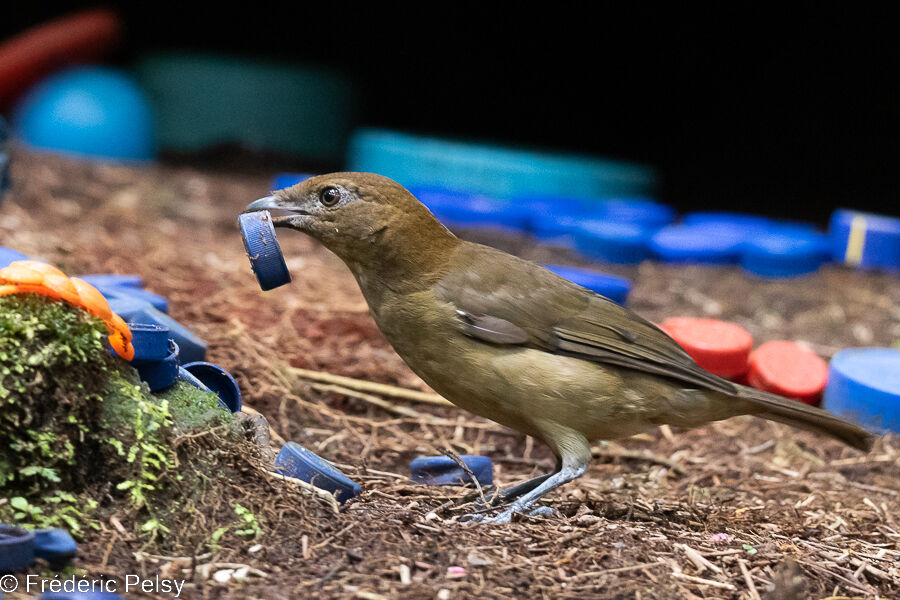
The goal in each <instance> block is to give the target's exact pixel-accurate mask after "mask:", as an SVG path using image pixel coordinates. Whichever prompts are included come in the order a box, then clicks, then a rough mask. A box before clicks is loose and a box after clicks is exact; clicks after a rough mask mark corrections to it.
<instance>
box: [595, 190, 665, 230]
mask: <svg viewBox="0 0 900 600" xmlns="http://www.w3.org/2000/svg"><path fill="white" fill-rule="evenodd" d="M591 217H592V218H595V219H604V220H609V221H624V222H626V223H633V224H635V225H640V226H641V227H644V228H645V229H659V228H660V227H664V226H666V225H668V224H669V223H671V222H672V221H674V220H675V209H674V208H672V207H671V206H668V205H666V204H662V203H660V202H657V201H655V200H652V199H650V198H643V197H634V198H610V199H607V200H604V201H603V202H601V203H599V204H597V207H596V210H595V211H592V212H591Z"/></svg>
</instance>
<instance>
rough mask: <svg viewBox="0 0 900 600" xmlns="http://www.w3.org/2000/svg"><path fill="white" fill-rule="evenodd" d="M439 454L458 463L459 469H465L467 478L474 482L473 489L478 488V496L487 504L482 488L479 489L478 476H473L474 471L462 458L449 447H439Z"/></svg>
mask: <svg viewBox="0 0 900 600" xmlns="http://www.w3.org/2000/svg"><path fill="white" fill-rule="evenodd" d="M441 454H443V455H444V456H446V457H448V458H450V459H451V460H453V462H455V463H456V464H457V465H459V468H460V469H462V470H463V471H465V473H466V475H468V476H469V479H471V480H472V483H474V484H475V489H477V490H478V495H479V497H481V501H482V502H484V503H485V504H488V501H487V498H485V497H484V490H483V489H481V483H480V482H479V481H478V478H477V477H475V473H473V472H472V469H470V468H469V465H467V464H466V463H464V462H463V459H461V458H460V457H459V456H458V455H457V454H456V452H454V451H453V450H450V449H449V448H441Z"/></svg>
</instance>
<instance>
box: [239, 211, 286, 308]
mask: <svg viewBox="0 0 900 600" xmlns="http://www.w3.org/2000/svg"><path fill="white" fill-rule="evenodd" d="M238 224H239V225H240V227H241V236H243V238H244V249H245V250H246V251H247V256H248V257H249V258H250V267H251V268H252V269H253V273H254V274H255V275H256V280H257V281H258V282H259V287H260V288H262V290H263V291H266V290H271V289H274V288H277V287H279V286H282V285H284V284H286V283H290V282H291V273H290V271H288V268H287V265H286V264H285V262H284V256H283V255H282V254H281V246H279V245H278V238H277V237H275V226H274V225H273V224H272V215H270V214H269V211H267V210H261V211H259V212H252V213H245V214H242V215H241V216H240V217H239V218H238Z"/></svg>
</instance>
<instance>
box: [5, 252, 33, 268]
mask: <svg viewBox="0 0 900 600" xmlns="http://www.w3.org/2000/svg"><path fill="white" fill-rule="evenodd" d="M17 260H28V257H27V256H25V255H24V254H22V253H21V252H19V251H18V250H13V249H12V248H4V247H3V246H0V269H2V268H3V267H8V266H9V265H10V263H14V262H16V261H17Z"/></svg>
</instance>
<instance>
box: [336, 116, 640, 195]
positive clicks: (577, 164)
mask: <svg viewBox="0 0 900 600" xmlns="http://www.w3.org/2000/svg"><path fill="white" fill-rule="evenodd" d="M347 168H348V169H349V170H351V171H369V172H373V173H379V174H381V175H384V176H386V177H390V178H391V179H394V180H396V181H398V182H399V183H401V184H402V185H404V186H407V187H411V186H412V187H440V188H445V189H451V190H458V191H462V192H467V193H470V194H480V195H485V196H488V197H492V198H502V199H509V198H513V197H515V196H538V195H550V196H554V195H565V196H568V195H572V194H575V195H579V196H595V197H612V196H635V195H643V194H647V193H650V192H652V191H653V188H654V187H655V185H656V174H655V172H654V171H653V169H650V168H648V167H643V166H639V165H634V164H630V163H625V162H619V161H614V160H606V159H600V158H594V157H590V156H581V155H573V154H556V153H549V152H531V151H527V150H520V149H515V148H506V147H503V146H492V145H482V144H473V143H467V142H458V141H450V140H444V139H438V138H431V137H423V136H416V135H410V134H404V133H397V132H393V131H386V130H380V129H360V130H357V131H356V132H354V134H353V136H352V137H351V139H350V149H349V155H348V158H347Z"/></svg>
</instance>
